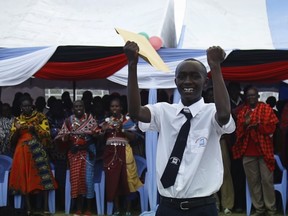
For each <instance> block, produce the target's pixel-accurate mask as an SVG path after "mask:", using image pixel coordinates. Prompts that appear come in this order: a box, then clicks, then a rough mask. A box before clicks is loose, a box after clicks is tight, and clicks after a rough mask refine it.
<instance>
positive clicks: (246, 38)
mask: <svg viewBox="0 0 288 216" xmlns="http://www.w3.org/2000/svg"><path fill="white" fill-rule="evenodd" d="M186 4H187V5H186V12H185V16H184V26H185V30H184V35H182V40H183V41H182V42H181V44H182V46H181V48H192V49H205V48H208V47H209V46H211V45H219V46H221V47H223V48H224V49H275V48H276V49H287V48H288V24H287V23H288V13H287V11H288V1H287V0H277V1H275V0H253V1H251V0H234V1H230V0H221V1H216V0H212V1H211V0H191V1H189V0H187V2H186Z"/></svg>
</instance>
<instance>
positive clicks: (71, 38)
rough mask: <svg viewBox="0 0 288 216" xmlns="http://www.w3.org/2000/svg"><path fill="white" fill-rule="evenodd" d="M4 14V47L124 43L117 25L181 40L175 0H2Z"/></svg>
mask: <svg viewBox="0 0 288 216" xmlns="http://www.w3.org/2000/svg"><path fill="white" fill-rule="evenodd" d="M0 20H1V22H0V29H1V32H0V47H31V46H53V45H55V46H58V45H92V46H96V45H98V46H119V45H120V46H122V45H123V44H124V42H123V40H122V38H121V37H120V36H119V35H117V34H116V32H115V30H114V28H115V27H118V28H122V29H127V30H129V31H132V32H135V33H139V32H145V33H147V34H148V35H149V36H150V37H151V36H160V37H161V38H162V39H163V41H164V44H165V46H166V47H175V45H176V34H175V25H174V4H173V1H172V0H157V1H154V0H145V1H132V0H121V1H119V0H25V1H22V0H9V1H0Z"/></svg>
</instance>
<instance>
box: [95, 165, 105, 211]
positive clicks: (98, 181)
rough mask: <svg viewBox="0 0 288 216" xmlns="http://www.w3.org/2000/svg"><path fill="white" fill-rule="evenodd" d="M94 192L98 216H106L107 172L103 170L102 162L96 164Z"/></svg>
mask: <svg viewBox="0 0 288 216" xmlns="http://www.w3.org/2000/svg"><path fill="white" fill-rule="evenodd" d="M94 191H95V194H96V206H97V214H98V215H104V200H105V172H104V170H103V162H102V161H98V162H96V165H95V175H94Z"/></svg>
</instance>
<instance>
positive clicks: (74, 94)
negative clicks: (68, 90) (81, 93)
mask: <svg viewBox="0 0 288 216" xmlns="http://www.w3.org/2000/svg"><path fill="white" fill-rule="evenodd" d="M75 100H76V82H75V80H73V101H75Z"/></svg>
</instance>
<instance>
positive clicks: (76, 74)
mask: <svg viewBox="0 0 288 216" xmlns="http://www.w3.org/2000/svg"><path fill="white" fill-rule="evenodd" d="M126 64H127V58H126V56H125V54H119V55H114V56H110V57H106V58H99V59H96V60H90V61H81V62H48V63H47V64H45V65H44V66H43V67H42V68H41V69H40V70H39V71H38V72H37V73H36V74H35V77H37V78H42V79H48V80H89V79H103V78H106V77H109V76H111V75H112V74H114V73H115V72H117V71H118V70H120V69H121V68H123V67H124V66H125V65H126Z"/></svg>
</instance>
